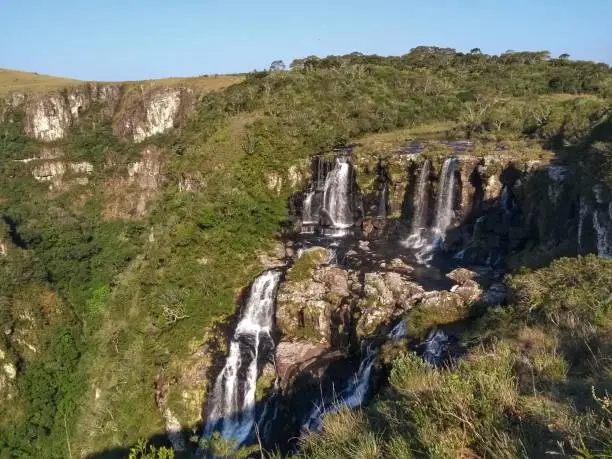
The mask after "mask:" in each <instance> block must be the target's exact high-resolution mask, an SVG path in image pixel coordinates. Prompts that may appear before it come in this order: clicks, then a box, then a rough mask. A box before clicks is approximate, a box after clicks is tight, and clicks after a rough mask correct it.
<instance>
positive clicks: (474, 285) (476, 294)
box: [451, 279, 482, 304]
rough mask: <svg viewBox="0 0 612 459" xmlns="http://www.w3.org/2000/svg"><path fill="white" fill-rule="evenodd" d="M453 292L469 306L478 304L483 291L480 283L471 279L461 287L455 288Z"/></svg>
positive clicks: (456, 286)
mask: <svg viewBox="0 0 612 459" xmlns="http://www.w3.org/2000/svg"><path fill="white" fill-rule="evenodd" d="M451 292H453V293H456V294H457V295H459V296H460V297H461V298H462V299H463V301H465V302H466V303H468V304H471V303H474V302H476V301H477V300H478V299H479V298H480V296H481V295H482V289H481V288H480V285H479V284H478V282H475V281H473V280H471V279H468V280H466V281H465V282H463V283H462V284H461V285H455V286H453V288H452V289H451Z"/></svg>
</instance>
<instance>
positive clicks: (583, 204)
mask: <svg viewBox="0 0 612 459" xmlns="http://www.w3.org/2000/svg"><path fill="white" fill-rule="evenodd" d="M589 212H590V209H589V205H588V203H587V201H586V199H584V198H583V197H582V196H581V197H580V211H579V214H578V250H580V252H582V251H583V234H584V222H585V220H586V218H587V216H588V215H589Z"/></svg>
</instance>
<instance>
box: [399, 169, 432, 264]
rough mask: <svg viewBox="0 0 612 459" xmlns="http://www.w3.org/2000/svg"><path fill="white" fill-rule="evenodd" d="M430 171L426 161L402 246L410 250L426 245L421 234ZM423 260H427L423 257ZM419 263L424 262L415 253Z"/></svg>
mask: <svg viewBox="0 0 612 459" xmlns="http://www.w3.org/2000/svg"><path fill="white" fill-rule="evenodd" d="M430 171H431V161H430V160H429V159H426V160H425V162H424V163H423V167H422V168H421V172H420V173H419V180H418V182H417V187H416V193H415V195H414V198H413V204H414V215H413V217H412V225H411V230H410V235H409V236H408V238H407V239H406V240H405V241H404V245H405V246H406V247H409V248H411V249H422V248H423V247H424V246H426V244H427V239H426V238H425V237H424V235H423V233H424V232H425V231H426V230H427V216H428V210H429V192H428V188H429V174H430ZM425 258H427V257H426V256H425ZM417 259H418V260H419V262H421V261H425V260H424V258H423V259H422V258H421V257H420V255H419V254H418V253H417Z"/></svg>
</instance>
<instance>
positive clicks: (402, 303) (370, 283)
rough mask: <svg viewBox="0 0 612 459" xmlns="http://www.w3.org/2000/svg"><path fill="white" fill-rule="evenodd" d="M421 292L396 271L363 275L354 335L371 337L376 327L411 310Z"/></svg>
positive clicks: (418, 286)
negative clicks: (361, 293)
mask: <svg viewBox="0 0 612 459" xmlns="http://www.w3.org/2000/svg"><path fill="white" fill-rule="evenodd" d="M423 292H424V290H423V287H421V286H420V285H419V284H417V283H416V282H412V281H410V280H408V279H407V278H405V277H404V276H402V275H401V274H399V273H396V272H369V273H365V281H364V286H363V297H362V298H360V299H359V301H358V302H357V307H358V310H359V312H360V317H359V319H358V321H357V326H356V332H357V336H358V337H360V338H362V337H365V336H368V335H371V334H373V333H374V332H375V331H376V330H377V328H378V327H379V326H380V325H382V324H384V323H386V322H389V321H390V320H391V319H393V318H394V317H397V316H399V315H401V314H402V313H404V312H405V311H407V310H408V309H410V308H412V307H414V305H416V304H417V303H418V301H419V300H420V299H421V297H422V295H423Z"/></svg>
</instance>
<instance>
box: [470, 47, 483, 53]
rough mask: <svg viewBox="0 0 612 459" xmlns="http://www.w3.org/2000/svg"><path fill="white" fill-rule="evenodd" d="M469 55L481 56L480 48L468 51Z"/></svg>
mask: <svg viewBox="0 0 612 459" xmlns="http://www.w3.org/2000/svg"><path fill="white" fill-rule="evenodd" d="M470 54H482V51H481V50H480V48H472V49H470Z"/></svg>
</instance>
